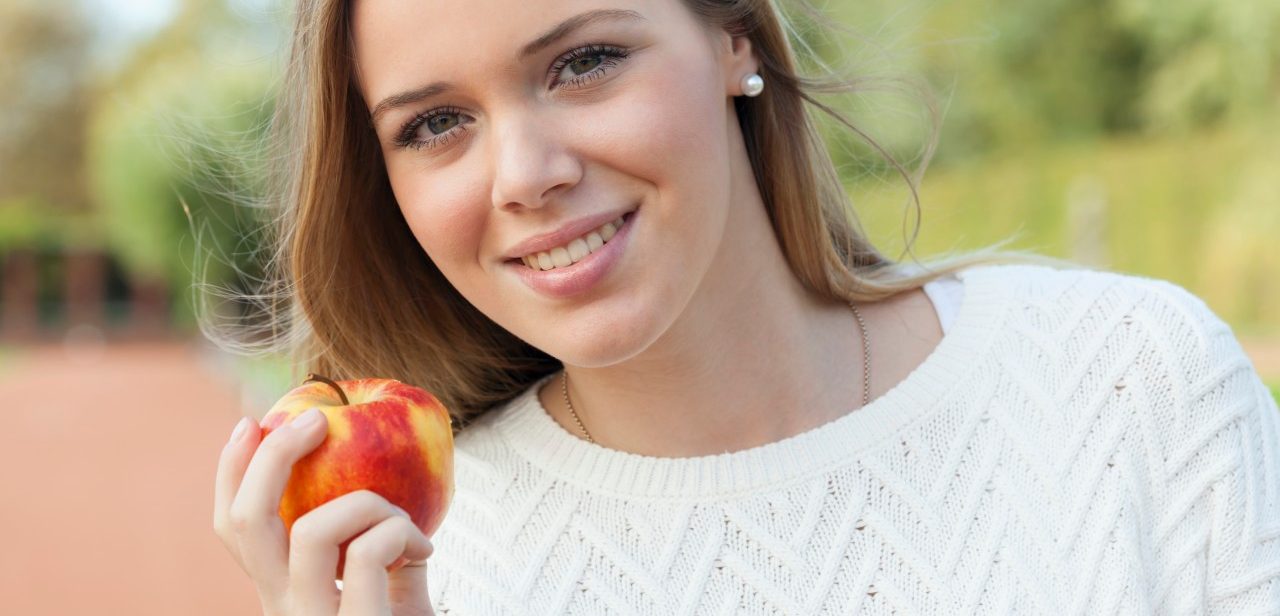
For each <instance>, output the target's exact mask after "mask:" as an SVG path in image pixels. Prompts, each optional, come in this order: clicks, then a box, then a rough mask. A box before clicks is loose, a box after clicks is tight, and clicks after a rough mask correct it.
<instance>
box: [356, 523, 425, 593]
mask: <svg viewBox="0 0 1280 616" xmlns="http://www.w3.org/2000/svg"><path fill="white" fill-rule="evenodd" d="M431 552H432V546H431V542H430V541H429V540H427V537H426V536H425V535H423V534H422V531H420V530H418V527H417V526H414V524H413V522H411V521H409V518H408V516H401V515H396V516H393V517H390V518H387V519H385V520H383V521H382V522H379V523H378V524H377V525H375V526H374V527H373V528H371V529H369V530H368V531H365V533H364V534H362V535H360V536H359V537H356V539H355V540H354V541H352V542H351V545H350V546H348V547H347V560H346V565H345V567H344V569H343V572H342V578H343V585H342V606H341V609H340V610H339V611H338V614H339V616H346V615H351V616H354V615H356V614H389V613H393V611H392V608H393V607H397V608H400V607H405V608H411V609H413V610H423V609H430V605H431V600H430V598H429V597H428V595H427V572H426V569H425V568H424V567H417V566H414V567H401V568H399V569H396V570H395V571H394V572H392V573H390V574H388V573H387V568H388V567H389V566H390V565H392V564H393V563H395V562H396V561H397V559H399V558H400V557H402V556H403V557H405V558H408V559H409V560H410V561H421V560H425V559H426V558H427V557H428V556H430V555H431ZM397 611H399V610H397Z"/></svg>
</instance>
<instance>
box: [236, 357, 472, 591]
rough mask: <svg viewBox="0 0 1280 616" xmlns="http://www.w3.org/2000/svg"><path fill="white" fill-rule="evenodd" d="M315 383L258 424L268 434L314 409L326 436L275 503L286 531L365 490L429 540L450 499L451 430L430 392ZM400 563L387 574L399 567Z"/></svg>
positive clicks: (376, 382)
mask: <svg viewBox="0 0 1280 616" xmlns="http://www.w3.org/2000/svg"><path fill="white" fill-rule="evenodd" d="M335 384H336V385H337V386H338V387H341V388H342V391H343V392H344V393H345V394H346V396H347V400H348V404H346V405H344V404H343V403H342V399H341V398H340V397H339V396H338V392H337V391H335V390H334V388H333V387H332V386H331V385H330V384H328V383H326V382H320V381H311V382H307V383H305V384H303V385H301V386H298V387H296V388H294V389H293V390H292V391H290V392H288V393H287V394H285V395H284V396H283V397H282V398H280V399H279V400H278V401H276V403H275V404H274V405H273V406H272V407H271V409H270V410H268V411H267V414H266V415H265V416H264V417H263V419H262V422H261V426H262V430H263V437H264V438H265V437H266V435H267V434H268V433H270V432H271V430H274V429H276V428H279V427H280V426H282V425H284V424H285V423H287V422H290V421H292V420H293V419H294V418H295V417H297V416H298V415H301V414H302V413H304V412H306V411H307V410H308V409H312V408H318V409H320V411H321V412H323V413H324V415H325V418H326V419H327V420H328V435H327V436H326V437H325V440H324V441H323V442H321V443H320V445H319V446H317V447H316V448H315V449H313V450H312V451H311V452H310V453H308V454H307V455H305V456H303V457H302V458H301V459H299V460H298V461H297V462H296V463H295V464H294V465H293V469H292V471H291V473H290V475H289V481H288V484H287V485H286V486H285V491H284V495H283V496H282V498H281V499H280V518H281V519H282V520H283V521H284V524H285V530H286V534H288V533H289V532H291V531H292V529H293V524H294V522H295V521H297V519H298V518H300V517H302V516H303V515H304V514H306V513H307V512H309V511H311V510H312V509H315V508H316V507H319V506H320V505H323V504H324V503H327V502H329V501H331V500H333V499H335V498H337V497H339V496H342V495H343V494H347V493H350V492H354V491H356V490H370V491H373V492H376V493H377V494H379V495H381V496H382V497H383V498H385V499H387V501H389V502H390V503H391V504H393V505H396V506H397V507H400V508H401V509H404V510H405V512H406V513H408V514H409V518H410V519H411V520H412V521H413V523H414V524H415V525H416V526H417V527H418V529H420V530H421V531H422V532H423V534H425V535H426V536H427V537H431V536H432V535H433V534H434V533H435V531H436V529H438V528H439V527H440V523H441V522H442V521H443V520H444V516H445V514H446V513H447V512H448V509H449V504H450V502H452V500H453V488H454V484H453V431H452V420H451V419H450V417H449V412H448V410H447V409H446V408H445V407H444V405H443V404H441V403H440V401H439V400H438V399H436V397H435V396H433V395H432V394H430V393H429V392H427V391H425V390H422V389H419V388H417V387H414V386H412V385H407V384H405V383H401V382H400V381H397V380H394V379H379V378H365V379H355V380H349V381H337V382H336V383H335ZM349 543H350V540H348V541H346V542H343V544H342V545H341V546H340V547H339V555H338V567H337V572H336V576H337V577H336V578H335V579H339V580H340V579H342V570H343V564H344V562H345V560H346V551H347V544H349ZM403 564H404V559H401V560H400V561H397V562H396V563H395V564H393V565H392V566H390V567H388V569H389V570H390V569H395V568H396V567H397V566H400V565H403Z"/></svg>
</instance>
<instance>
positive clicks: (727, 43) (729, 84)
mask: <svg viewBox="0 0 1280 616" xmlns="http://www.w3.org/2000/svg"><path fill="white" fill-rule="evenodd" d="M717 42H718V43H719V50H720V55H721V63H720V64H721V66H722V67H723V69H724V77H725V82H724V87H725V94H726V95H728V96H729V97H735V96H742V78H743V77H746V76H747V75H750V74H751V73H758V72H760V62H759V61H758V60H756V56H755V53H754V51H753V49H752V46H751V39H749V38H747V37H746V35H739V36H732V35H730V34H729V33H728V32H725V31H723V30H722V31H720V32H719V37H718V38H717Z"/></svg>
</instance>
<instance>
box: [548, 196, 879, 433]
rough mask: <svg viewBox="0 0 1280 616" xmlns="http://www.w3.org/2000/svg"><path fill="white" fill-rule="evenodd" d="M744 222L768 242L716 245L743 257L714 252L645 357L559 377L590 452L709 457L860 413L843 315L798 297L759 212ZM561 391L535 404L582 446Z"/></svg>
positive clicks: (853, 340)
mask: <svg viewBox="0 0 1280 616" xmlns="http://www.w3.org/2000/svg"><path fill="white" fill-rule="evenodd" d="M751 212H756V215H758V216H759V218H760V220H757V221H751V222H743V223H742V224H743V225H744V227H742V228H745V229H753V230H757V231H758V233H762V234H767V235H757V236H753V235H752V234H751V233H749V232H746V231H744V232H742V233H740V234H738V236H737V237H736V238H734V239H730V235H732V234H727V235H726V242H727V243H729V244H733V243H740V244H741V245H742V246H743V247H744V248H743V249H742V250H735V249H734V246H733V245H728V246H726V247H725V249H723V250H721V251H720V252H719V254H718V255H717V257H716V258H715V263H713V265H712V267H711V268H710V271H709V272H708V273H707V275H706V276H705V277H704V284H703V285H701V286H700V287H699V289H698V291H697V292H695V294H694V296H693V297H692V298H691V299H690V301H689V302H688V304H687V306H686V308H685V310H684V311H683V312H682V313H681V314H680V315H679V317H677V319H676V320H675V321H674V322H673V323H672V325H671V326H670V327H669V328H667V329H666V331H665V332H664V333H663V334H662V335H661V336H660V337H659V338H658V339H657V340H655V341H654V342H653V343H652V344H650V345H648V347H646V348H645V350H644V351H642V352H641V353H639V354H637V355H636V356H633V357H631V358H629V359H627V360H625V361H622V362H619V363H616V364H613V365H609V366H604V367H581V366H572V365H569V366H567V367H566V371H567V372H568V374H569V397H570V401H571V402H572V404H573V408H574V410H575V411H576V412H577V415H578V417H579V418H580V419H581V421H582V424H583V425H585V426H586V429H587V431H588V432H589V433H590V435H591V437H592V439H593V440H594V441H595V442H596V443H597V444H600V445H602V446H605V447H609V448H611V449H617V450H622V451H628V452H632V453H638V454H643V455H650V456H657V457H692V456H702V455H713V454H718V453H722V452H725V451H738V450H742V449H748V448H750V447H754V446H758V445H761V444H764V443H769V442H773V441H777V440H780V439H782V438H786V437H788V436H791V435H793V434H798V433H800V432H803V431H805V430H808V429H811V428H813V427H816V426H818V425H821V424H823V423H825V422H827V421H830V420H831V419H834V418H835V417H838V416H839V415H842V414H844V413H847V412H849V411H850V410H852V408H854V407H855V406H857V405H859V404H860V403H861V399H862V378H861V375H862V350H861V342H860V340H861V335H860V330H859V329H858V325H857V321H856V320H855V319H854V316H853V313H852V311H851V310H850V309H849V306H848V304H846V303H841V302H833V301H829V300H825V299H822V298H817V297H815V296H814V295H813V294H811V293H808V292H807V290H806V289H804V287H803V286H802V285H800V283H799V281H798V280H797V279H796V278H795V277H794V275H793V274H792V273H791V270H790V269H789V268H788V267H787V266H786V262H785V259H784V257H783V255H782V253H781V249H780V248H779V247H778V245H777V241H776V239H775V238H773V236H772V234H771V232H770V231H769V229H770V227H769V225H768V222H767V220H766V219H765V216H766V215H765V212H764V208H763V207H758V208H743V211H740V212H735V213H734V214H733V215H734V216H750V215H752V214H751ZM735 224H736V223H735ZM742 228H740V229H742ZM748 246H751V247H756V248H755V250H756V255H755V256H756V257H757V258H756V259H752V261H755V262H756V263H757V266H756V267H754V268H751V275H749V276H744V275H742V272H743V269H744V268H743V266H742V263H743V261H741V260H739V256H740V255H742V254H748V253H750V251H749V250H746V249H745V247H748ZM762 247H768V254H766V255H763V256H762V255H760V254H759V251H760V250H762ZM735 272H736V275H734V273H735ZM779 290H782V292H779ZM869 326H870V325H869ZM561 386H562V384H561V381H560V378H559V377H557V378H555V379H552V380H550V381H548V382H547V384H546V385H545V386H544V387H543V390H542V391H540V392H539V399H540V401H541V402H542V404H543V406H544V407H545V408H546V409H547V410H548V412H549V413H550V414H551V415H552V417H553V418H554V419H556V420H557V422H559V423H560V424H561V425H562V426H563V427H564V428H565V429H566V430H567V431H569V432H570V433H572V434H575V435H578V436H580V437H581V436H582V431H581V429H580V428H579V427H578V423H577V421H575V420H574V418H573V416H572V414H571V413H570V412H569V409H568V407H567V406H566V405H565V403H564V399H563V396H562V395H561Z"/></svg>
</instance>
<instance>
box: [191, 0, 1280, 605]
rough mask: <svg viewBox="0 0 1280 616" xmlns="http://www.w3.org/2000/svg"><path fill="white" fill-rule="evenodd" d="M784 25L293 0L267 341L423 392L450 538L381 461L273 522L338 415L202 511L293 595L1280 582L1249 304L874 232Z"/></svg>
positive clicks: (1245, 591) (794, 593) (1240, 599)
mask: <svg viewBox="0 0 1280 616" xmlns="http://www.w3.org/2000/svg"><path fill="white" fill-rule="evenodd" d="M786 32H787V30H786V27H785V23H784V22H783V20H782V18H781V17H780V15H779V14H778V12H777V11H776V9H775V8H774V6H773V5H772V4H771V3H769V2H767V1H766V0H637V1H631V2H617V1H613V2H611V1H609V0H599V1H591V0H580V1H579V0H568V1H565V2H550V3H548V2H514V1H509V0H483V1H481V2H478V3H477V2H472V1H468V2H462V1H455V0H439V1H436V2H431V3H424V2H414V1H410V0H379V1H372V0H352V1H351V2H344V1H341V0H306V1H303V2H301V3H300V5H299V7H298V14H297V24H296V33H295V39H294V45H293V54H294V56H293V61H292V64H291V68H290V72H289V74H288V79H287V81H286V89H285V91H284V94H283V98H282V100H281V102H280V104H279V109H280V111H279V114H280V115H279V117H278V120H279V123H278V126H277V127H278V128H279V129H280V131H281V132H280V134H281V135H282V141H281V143H282V144H284V148H283V149H282V150H281V153H282V156H281V160H282V161H283V166H282V169H281V170H282V172H283V177H284V178H285V180H286V181H285V182H284V183H283V184H282V193H281V199H280V205H281V206H282V207H283V209H282V211H281V214H280V216H279V218H278V221H279V223H280V226H279V234H278V236H277V239H278V241H279V251H278V253H277V254H278V256H279V259H278V263H277V264H276V265H277V266H278V270H277V271H278V273H279V274H280V276H281V278H280V282H281V286H280V287H279V288H278V289H276V291H277V292H278V296H279V297H280V298H283V299H284V300H287V301H283V302H269V303H268V305H267V308H269V309H271V310H273V312H272V314H273V315H275V316H276V317H277V318H279V319H282V321H281V322H280V323H276V322H273V323H271V325H272V326H273V327H274V328H275V329H273V331H282V332H285V335H284V337H279V338H276V339H273V341H274V342H276V343H279V344H280V345H281V346H287V348H289V349H291V350H293V351H295V352H296V353H297V354H298V355H297V357H298V364H299V366H302V367H304V369H305V370H308V371H315V372H319V373H324V374H327V375H329V376H331V377H333V378H354V377H361V376H379V377H392V378H398V379H401V380H403V381H406V382H411V383H414V384H417V385H420V386H422V387H424V388H427V389H428V390H430V391H432V392H433V393H435V394H436V395H437V396H438V397H439V398H440V399H441V400H442V401H444V402H445V403H446V404H447V405H448V406H449V408H450V409H451V411H452V412H453V413H454V419H455V427H456V428H458V430H459V432H458V433H457V438H456V443H455V446H456V464H457V466H456V468H457V471H456V472H457V474H456V486H457V487H456V490H457V491H456V494H455V497H454V500H453V504H452V506H451V509H450V511H449V513H448V515H447V516H446V519H445V522H444V524H443V526H442V527H441V528H440V530H439V531H438V532H437V533H436V534H435V535H434V537H432V538H430V539H431V540H430V541H428V538H426V537H423V536H422V535H421V533H420V532H418V531H417V530H416V529H415V528H414V527H413V526H412V524H410V523H409V522H407V520H406V518H405V517H404V515H403V513H402V512H398V511H396V510H395V509H394V508H393V507H392V506H391V505H390V504H389V503H388V502H386V501H385V500H384V499H382V498H381V497H380V496H378V495H376V494H372V493H369V492H357V493H353V494H350V495H347V496H344V497H341V498H338V499H336V500H334V501H331V502H330V503H328V504H326V505H324V506H322V507H320V508H319V509H317V510H315V511H314V512H312V513H310V514H308V515H307V516H305V517H304V518H302V519H301V520H300V521H299V522H298V523H297V525H296V526H295V528H294V530H293V533H292V535H291V536H286V535H285V532H284V527H283V524H282V522H281V520H280V519H279V517H278V516H277V515H276V510H277V507H278V504H279V499H280V496H281V493H282V490H283V486H284V483H285V481H286V480H287V478H288V474H289V471H290V467H291V465H292V464H293V462H294V461H296V460H298V459H299V458H301V457H302V456H303V455H305V454H306V453H307V452H308V451H310V450H311V449H313V448H314V447H316V446H317V445H318V444H319V443H320V441H321V440H322V439H323V436H324V434H325V431H324V425H325V422H324V421H319V422H316V423H313V424H311V425H309V426H302V425H301V424H299V425H297V426H295V427H294V428H292V429H282V430H279V431H276V432H273V433H272V434H271V435H270V436H269V437H267V438H265V439H263V438H261V432H260V431H259V429H258V428H257V426H256V424H255V423H254V422H252V421H247V422H244V424H245V425H244V427H245V428H246V429H244V430H241V431H239V432H238V433H237V435H236V436H235V437H233V439H232V441H231V442H230V443H229V444H228V445H227V447H226V448H225V450H224V451H223V452H222V455H221V459H220V462H219V469H218V476H217V480H216V498H215V512H214V520H215V524H214V525H215V529H216V530H217V533H218V535H219V536H220V537H221V538H222V540H223V541H224V542H225V544H226V546H227V548H228V549H229V550H230V551H231V553H232V555H233V556H234V557H235V558H236V560H237V562H238V563H239V564H240V566H241V567H242V568H243V569H244V570H245V571H246V573H247V574H248V575H249V576H250V577H251V578H252V580H253V583H254V584H255V586H256V588H257V590H258V593H259V595H260V598H261V601H262V604H263V608H264V611H265V613H266V614H268V615H271V616H283V615H290V616H297V615H307V616H311V615H325V614H344V615H357V614H359V615H372V614H397V615H401V614H430V613H433V611H434V613H436V614H468V615H472V614H612V613H620V614H632V613H635V614H664V615H665V614H730V613H733V614H737V613H770V614H773V613H786V614H825V613H831V614H848V613H856V612H863V613H869V614H870V613H874V614H891V613H898V614H976V613H983V614H987V613H997V614H1006V613H1019V614H1046V613H1053V614H1060V613H1061V614H1116V613H1120V614H1140V613H1161V614H1175V613H1176V614H1183V613H1187V614H1190V613H1214V614H1225V613H1231V614H1246V613H1247V614H1275V613H1280V483H1278V482H1280V428H1278V420H1280V416H1278V415H1277V411H1276V407H1275V403H1274V401H1273V400H1272V399H1271V397H1270V396H1269V394H1268V392H1267V391H1266V390H1265V388H1264V387H1263V386H1262V384H1261V382H1260V379H1259V378H1258V376H1257V374H1256V373H1255V372H1254V370H1253V368H1252V365H1251V364H1250V363H1249V361H1248V360H1247V358H1246V356H1245V355H1244V354H1243V353H1242V351H1241V349H1240V347H1239V345H1238V344H1237V343H1236V341H1235V339H1234V337H1233V335H1232V333H1231V331H1230V329H1229V328H1228V327H1227V326H1226V325H1224V324H1223V323H1222V321H1220V320H1219V319H1218V318H1217V317H1216V316H1215V315H1214V314H1213V313H1211V312H1210V311H1209V310H1208V309H1207V308H1206V307H1205V305H1204V304H1203V303H1202V302H1201V301H1199V300H1198V299H1196V298H1195V297H1193V296H1191V295H1190V294H1188V293H1187V292H1186V291H1184V290H1182V289H1181V288H1179V287H1177V286H1174V285H1172V284H1169V283H1166V282H1162V281H1157V280H1150V279H1142V278H1137V277H1131V276H1123V275H1119V274H1111V273H1104V272H1093V271H1087V270H1083V269H1078V268H1057V267H1048V266H1045V265H1040V264H1028V263H1025V261H1029V260H1033V259H1031V258H1022V257H1012V256H1007V255H994V254H985V255H970V256H967V257H964V258H959V259H951V260H949V261H944V262H935V263H931V264H929V265H928V266H926V267H920V266H914V265H908V264H904V263H897V262H893V261H891V260H889V259H887V258H885V257H884V256H882V255H881V254H879V253H878V252H877V251H876V250H875V249H874V248H873V247H872V245H871V244H870V242H869V241H868V239H867V238H866V237H865V236H864V235H863V234H862V233H861V232H860V231H859V229H858V227H857V225H856V222H855V219H854V218H853V215H852V213H851V211H850V209H849V207H848V203H847V198H846V196H845V195H844V194H843V191H842V189H841V185H840V182H839V180H838V177H837V175H836V172H835V169H834V167H833V165H832V162H831V160H830V158H829V157H828V155H827V153H826V152H825V151H824V150H823V148H822V145H821V144H822V141H821V140H820V138H819V136H818V134H817V133H816V131H815V129H814V124H813V122H812V120H811V117H810V115H809V112H808V110H807V109H806V108H805V103H806V102H813V101H812V100H811V99H810V98H808V95H807V93H806V92H808V91H810V90H812V89H813V88H815V87H818V86H819V85H820V84H817V83H816V82H811V81H808V80H806V79H802V78H801V77H799V76H797V74H796V72H795V58H794V55H793V51H792V49H791V48H790V46H789V42H788V39H787V35H786ZM1018 259H1021V260H1022V261H1024V263H1020V264H1019V263H1011V262H997V260H1003V261H1012V260H1018ZM321 419H323V416H321ZM347 541H350V542H351V543H350V547H349V553H348V558H347V560H346V567H345V571H344V575H343V583H342V584H341V585H337V584H335V583H334V580H333V575H332V574H333V571H334V568H335V566H336V563H337V559H338V546H340V545H342V544H343V543H344V542H347ZM428 555H433V556H432V557H431V558H430V559H428V558H427V557H428ZM406 560H407V561H410V564H409V566H398V565H400V564H402V563H404V562H405V561H406ZM428 589H429V592H428Z"/></svg>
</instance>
